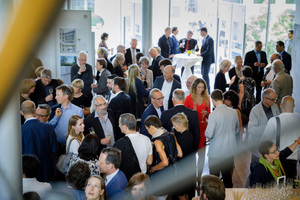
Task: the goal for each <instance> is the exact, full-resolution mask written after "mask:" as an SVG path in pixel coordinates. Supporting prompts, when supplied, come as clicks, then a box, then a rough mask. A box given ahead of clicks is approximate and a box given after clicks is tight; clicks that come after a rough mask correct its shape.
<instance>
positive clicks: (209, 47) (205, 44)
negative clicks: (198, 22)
mask: <svg viewBox="0 0 300 200" xmlns="http://www.w3.org/2000/svg"><path fill="white" fill-rule="evenodd" d="M200 31H201V32H200V34H201V36H202V37H203V40H202V46H201V53H200V56H202V58H203V60H202V66H201V74H202V77H203V79H204V80H205V81H206V85H207V89H208V93H210V83H209V76H208V74H209V71H210V65H211V64H212V63H215V52H214V40H213V39H212V38H211V37H210V36H209V35H208V34H207V28H206V27H202V28H201V29H200Z"/></svg>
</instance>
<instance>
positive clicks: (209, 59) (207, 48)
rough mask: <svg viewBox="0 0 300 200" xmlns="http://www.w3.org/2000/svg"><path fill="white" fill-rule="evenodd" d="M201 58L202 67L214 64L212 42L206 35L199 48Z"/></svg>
mask: <svg viewBox="0 0 300 200" xmlns="http://www.w3.org/2000/svg"><path fill="white" fill-rule="evenodd" d="M200 55H201V56H202V58H203V60H202V65H211V64H212V63H214V62H215V52H214V40H213V39H212V38H211V37H210V36H209V35H207V36H206V39H205V41H204V42H203V43H202V46H201V54H200Z"/></svg>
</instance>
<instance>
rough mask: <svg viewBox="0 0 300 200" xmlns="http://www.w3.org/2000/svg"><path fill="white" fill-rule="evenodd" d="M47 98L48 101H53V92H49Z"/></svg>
mask: <svg viewBox="0 0 300 200" xmlns="http://www.w3.org/2000/svg"><path fill="white" fill-rule="evenodd" d="M45 100H46V101H47V102H48V101H52V100H53V94H49V95H48V96H46V98H45Z"/></svg>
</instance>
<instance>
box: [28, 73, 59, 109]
mask: <svg viewBox="0 0 300 200" xmlns="http://www.w3.org/2000/svg"><path fill="white" fill-rule="evenodd" d="M57 86H58V82H57V80H56V79H52V72H51V71H50V70H49V69H44V70H43V71H42V72H41V78H40V79H39V80H37V81H36V85H35V90H34V93H32V94H31V95H30V99H32V101H33V102H34V103H35V105H36V106H37V105H38V104H45V103H46V104H48V105H49V106H53V105H55V104H56V99H55V96H56V87H57Z"/></svg>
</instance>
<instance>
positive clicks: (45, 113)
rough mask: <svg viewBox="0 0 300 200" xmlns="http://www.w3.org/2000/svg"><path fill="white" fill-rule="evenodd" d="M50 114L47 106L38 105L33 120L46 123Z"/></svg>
mask: <svg viewBox="0 0 300 200" xmlns="http://www.w3.org/2000/svg"><path fill="white" fill-rule="evenodd" d="M50 114H51V108H50V106H49V105H48V104H40V105H38V108H37V109H36V111H35V118H37V119H38V120H39V121H40V122H45V123H47V122H48V120H49V117H50Z"/></svg>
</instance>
